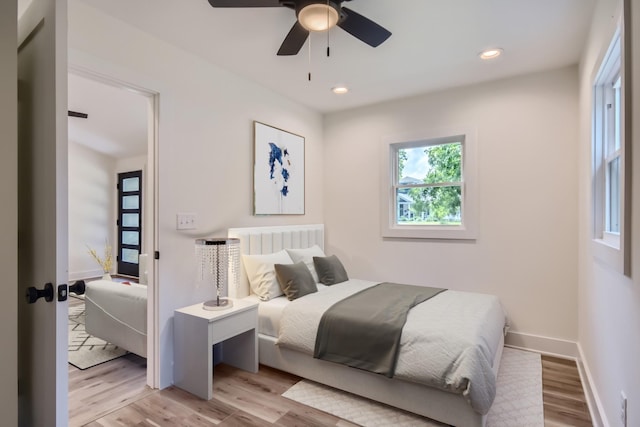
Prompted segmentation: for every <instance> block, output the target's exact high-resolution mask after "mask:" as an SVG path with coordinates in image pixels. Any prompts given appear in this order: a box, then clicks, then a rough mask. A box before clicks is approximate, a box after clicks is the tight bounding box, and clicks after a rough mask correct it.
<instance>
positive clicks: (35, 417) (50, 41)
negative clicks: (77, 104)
mask: <svg viewBox="0 0 640 427" xmlns="http://www.w3.org/2000/svg"><path fill="white" fill-rule="evenodd" d="M18 43H19V46H18V294H19V295H18V296H19V302H18V333H19V337H18V411H19V412H18V414H19V425H20V426H29V427H63V426H66V425H67V420H68V413H67V393H68V391H67V388H68V373H67V372H68V368H67V334H68V330H67V329H68V326H67V302H66V301H58V298H57V289H58V285H62V284H66V283H67V266H68V262H67V256H68V255H67V254H68V250H67V246H68V245H67V239H68V236H67V3H66V0H32V1H31V4H30V5H29V7H28V9H27V10H26V12H25V13H24V14H23V15H22V16H21V17H20V19H19V20H18ZM46 283H51V284H52V285H53V288H54V298H53V300H52V301H51V302H46V301H45V300H44V298H40V299H39V300H38V301H36V302H35V303H33V304H27V303H26V300H25V298H24V295H25V293H26V290H27V288H28V287H30V286H34V287H36V288H38V289H42V288H43V287H44V285H45V284H46ZM0 423H1V422H0Z"/></svg>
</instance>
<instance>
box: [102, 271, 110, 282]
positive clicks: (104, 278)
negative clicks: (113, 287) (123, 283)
mask: <svg viewBox="0 0 640 427" xmlns="http://www.w3.org/2000/svg"><path fill="white" fill-rule="evenodd" d="M102 280H108V281H109V282H110V281H111V275H110V274H109V273H104V275H103V276H102Z"/></svg>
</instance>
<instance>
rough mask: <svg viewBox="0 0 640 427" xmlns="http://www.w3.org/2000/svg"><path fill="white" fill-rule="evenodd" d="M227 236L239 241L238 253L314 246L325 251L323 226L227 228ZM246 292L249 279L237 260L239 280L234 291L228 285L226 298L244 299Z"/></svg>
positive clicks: (250, 253) (269, 252)
mask: <svg viewBox="0 0 640 427" xmlns="http://www.w3.org/2000/svg"><path fill="white" fill-rule="evenodd" d="M227 236H228V237H235V238H238V239H240V254H248V255H261V254H271V253H274V252H278V251H280V250H282V249H286V248H290V249H304V248H310V247H311V246H313V245H318V246H320V248H321V249H322V250H324V224H312V225H284V226H280V227H249V228H230V229H229V231H228V232H227ZM249 293H250V288H249V280H248V279H247V273H246V272H245V271H244V264H243V263H242V260H240V280H239V282H238V286H237V288H235V289H234V287H233V286H232V285H231V284H229V296H230V297H231V298H244V297H246V296H248V295H249Z"/></svg>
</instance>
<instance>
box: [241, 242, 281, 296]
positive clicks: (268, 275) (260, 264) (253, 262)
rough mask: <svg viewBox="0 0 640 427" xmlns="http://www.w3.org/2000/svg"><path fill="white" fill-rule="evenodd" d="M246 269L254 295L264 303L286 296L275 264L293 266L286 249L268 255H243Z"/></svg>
mask: <svg viewBox="0 0 640 427" xmlns="http://www.w3.org/2000/svg"><path fill="white" fill-rule="evenodd" d="M242 262H244V269H245V271H246V272H247V277H248V278H249V284H250V285H251V290H252V291H253V293H254V294H256V295H257V296H258V298H260V299H261V300H263V301H269V300H270V299H271V298H275V297H279V296H280V295H284V293H283V292H282V290H281V289H280V284H279V283H278V279H277V278H276V271H275V269H274V267H273V265H274V264H293V262H292V261H291V257H290V256H289V254H288V253H287V251H285V250H284V249H283V250H281V251H280V252H275V253H272V254H268V255H242Z"/></svg>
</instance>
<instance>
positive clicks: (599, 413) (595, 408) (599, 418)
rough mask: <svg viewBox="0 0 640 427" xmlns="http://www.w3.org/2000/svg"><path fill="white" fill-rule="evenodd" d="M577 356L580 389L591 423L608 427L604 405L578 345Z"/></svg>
mask: <svg viewBox="0 0 640 427" xmlns="http://www.w3.org/2000/svg"><path fill="white" fill-rule="evenodd" d="M578 354H579V356H578V357H577V360H576V363H577V365H578V373H579V374H580V382H581V383H582V389H583V390H584V395H585V398H586V400H587V406H588V408H589V414H590V415H591V422H592V423H593V425H594V426H603V427H609V426H610V425H611V424H610V423H609V421H608V420H607V417H606V413H605V411H604V405H603V404H602V400H601V399H600V396H599V395H598V391H597V389H596V386H595V384H594V382H593V379H592V378H593V376H592V375H591V370H590V369H589V365H588V364H587V362H586V361H585V358H584V352H583V351H582V346H581V345H580V343H578Z"/></svg>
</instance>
